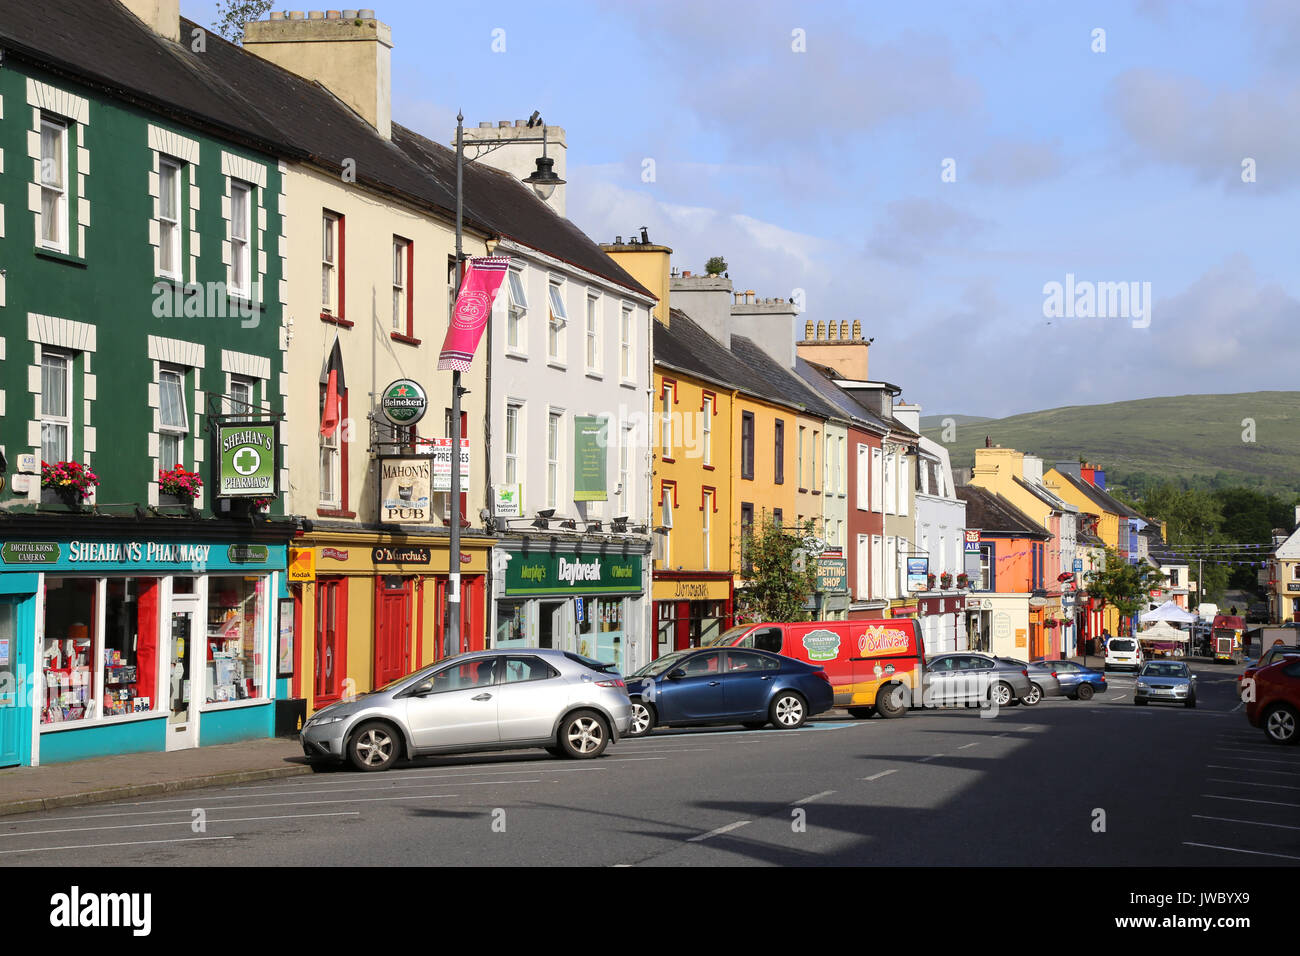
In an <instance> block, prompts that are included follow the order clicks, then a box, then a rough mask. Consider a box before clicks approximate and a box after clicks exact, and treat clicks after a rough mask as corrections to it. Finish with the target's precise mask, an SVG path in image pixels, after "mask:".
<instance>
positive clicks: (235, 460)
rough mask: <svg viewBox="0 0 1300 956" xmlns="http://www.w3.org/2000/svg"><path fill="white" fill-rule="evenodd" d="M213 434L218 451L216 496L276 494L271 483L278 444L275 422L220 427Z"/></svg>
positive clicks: (261, 496)
mask: <svg viewBox="0 0 1300 956" xmlns="http://www.w3.org/2000/svg"><path fill="white" fill-rule="evenodd" d="M217 434H218V438H217V441H218V444H219V447H220V452H221V453H220V460H221V465H220V468H221V474H220V480H219V484H218V487H217V497H219V498H271V497H274V496H275V495H277V494H279V489H278V488H276V481H275V478H276V462H275V459H276V448H277V447H278V444H279V443H278V427H277V425H276V423H275V422H262V423H251V422H241V423H239V424H237V425H222V426H220V427H219V428H218V430H217Z"/></svg>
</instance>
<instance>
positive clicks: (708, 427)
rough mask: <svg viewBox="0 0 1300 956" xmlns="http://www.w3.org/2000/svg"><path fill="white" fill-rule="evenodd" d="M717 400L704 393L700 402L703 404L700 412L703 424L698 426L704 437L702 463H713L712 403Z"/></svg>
mask: <svg viewBox="0 0 1300 956" xmlns="http://www.w3.org/2000/svg"><path fill="white" fill-rule="evenodd" d="M715 401H717V399H715V398H714V397H713V396H712V395H705V396H704V400H703V402H701V404H702V405H703V406H704V409H703V411H702V412H701V414H702V415H703V416H704V424H703V425H702V426H701V428H700V434H701V435H702V437H703V439H704V464H706V465H712V464H713V403H714V402H715Z"/></svg>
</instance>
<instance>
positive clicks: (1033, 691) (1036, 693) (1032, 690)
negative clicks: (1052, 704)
mask: <svg viewBox="0 0 1300 956" xmlns="http://www.w3.org/2000/svg"><path fill="white" fill-rule="evenodd" d="M1042 699H1043V688H1041V687H1039V686H1038V685H1037V684H1030V685H1029V693H1028V694H1026V695H1025V696H1024V697H1021V698H1020V703H1022V704H1024V705H1025V706H1026V707H1033V706H1034V704H1036V703H1038V702H1039V701H1040V700H1042Z"/></svg>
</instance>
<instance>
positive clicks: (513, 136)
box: [451, 120, 631, 239]
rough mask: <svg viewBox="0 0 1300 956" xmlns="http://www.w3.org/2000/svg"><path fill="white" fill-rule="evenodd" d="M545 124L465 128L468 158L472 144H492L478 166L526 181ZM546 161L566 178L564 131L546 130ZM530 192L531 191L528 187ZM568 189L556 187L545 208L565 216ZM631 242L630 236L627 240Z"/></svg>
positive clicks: (505, 122) (533, 167)
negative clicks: (482, 165) (481, 164)
mask: <svg viewBox="0 0 1300 956" xmlns="http://www.w3.org/2000/svg"><path fill="white" fill-rule="evenodd" d="M542 129H543V127H542V124H541V123H538V124H537V125H536V126H529V125H528V121H527V120H514V121H511V120H497V122H496V124H495V125H493V124H492V123H479V124H478V126H466V127H465V149H466V151H467V155H472V152H470V151H469V146H470V144H471V143H483V144H485V145H487V144H490V145H492V146H494V147H495V148H494V149H492V150H491V151H490V152H488V153H485V154H483V155H482V156H480V157H479V158H478V162H480V163H483V164H484V165H487V166H491V167H493V168H494V169H499V170H501V171H502V172H503V173H509V174H510V175H511V176H514V177H515V178H516V179H519V180H524V179H527V178H528V177H529V176H531V175H533V173H535V172H537V160H538V159H540V158H541V155H542ZM545 131H546V158H547V159H549V160H552V162H553V165H552V166H551V170H552V172H554V173H555V175H556V176H558V177H559V178H560V179H567V178H568V177H567V176H566V175H565V167H566V157H567V156H568V152H569V146H568V141H567V140H566V139H565V135H564V129H563V128H562V127H559V126H549V125H548V126H546V127H545ZM452 134H453V138H452V140H451V145H452V146H453V147H454V146H455V145H456V140H455V138H454V136H455V131H454V130H453V131H452ZM529 188H531V187H529ZM566 189H568V186H556V187H555V192H553V193H551V198H550V199H548V200H546V205H548V206H550V207H551V208H552V209H554V210H555V211H556V212H557V213H558V214H559V215H561V216H563V215H564V210H565V190H566ZM628 238H629V239H630V238H631V237H630V236H629V237H628Z"/></svg>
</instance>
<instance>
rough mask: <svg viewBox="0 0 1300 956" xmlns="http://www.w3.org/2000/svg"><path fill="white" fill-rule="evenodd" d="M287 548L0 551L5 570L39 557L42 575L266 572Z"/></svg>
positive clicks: (82, 544) (159, 544)
mask: <svg viewBox="0 0 1300 956" xmlns="http://www.w3.org/2000/svg"><path fill="white" fill-rule="evenodd" d="M287 552H288V549H287V548H286V547H285V546H284V545H282V544H273V545H264V544H252V545H250V544H241V543H234V544H226V543H222V544H214V543H212V542H205V543H202V544H196V543H192V542H177V541H158V540H153V539H148V538H122V539H116V540H95V541H83V540H81V539H79V538H74V539H72V540H61V541H53V542H51V541H8V542H6V543H5V545H4V546H3V548H0V559H2V560H3V563H4V565H5V566H6V567H8V566H11V565H25V566H30V565H31V564H32V563H33V562H32V560H31V559H30V558H29V557H28V555H32V554H37V555H41V558H40V561H39V563H40V565H41V570H44V571H163V572H171V573H179V574H184V573H187V572H189V573H201V572H208V571H229V570H246V569H250V568H251V569H257V570H271V569H274V568H277V567H283V566H284V562H285V559H286V557H287Z"/></svg>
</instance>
